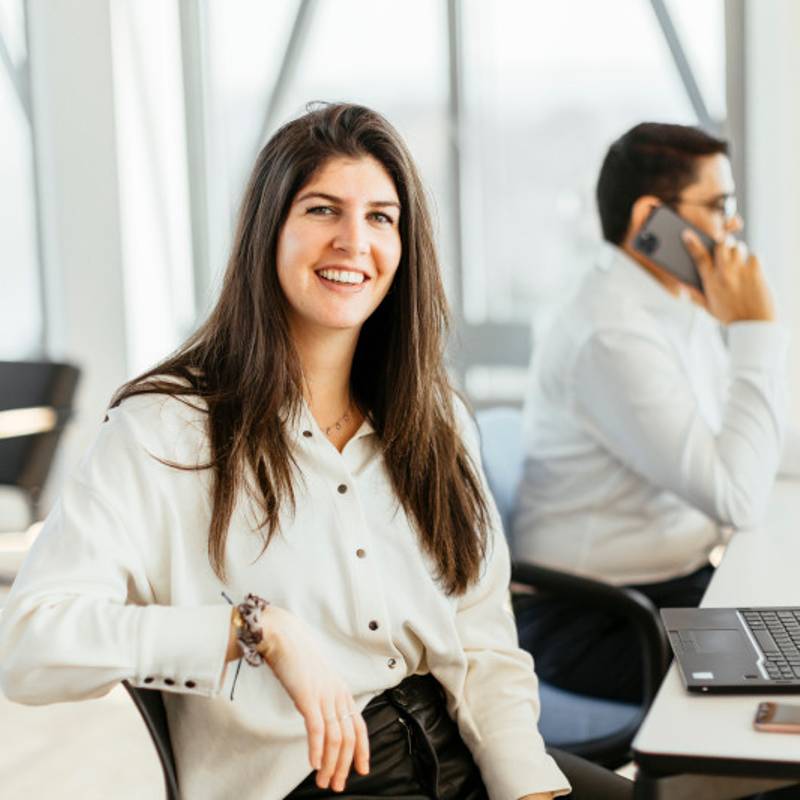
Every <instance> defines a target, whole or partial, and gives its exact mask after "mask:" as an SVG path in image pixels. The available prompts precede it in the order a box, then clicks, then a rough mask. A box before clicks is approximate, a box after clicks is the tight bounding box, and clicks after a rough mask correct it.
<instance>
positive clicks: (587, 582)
mask: <svg viewBox="0 0 800 800" xmlns="http://www.w3.org/2000/svg"><path fill="white" fill-rule="evenodd" d="M476 418H477V422H478V428H479V430H480V434H481V451H482V458H483V466H484V470H485V472H486V478H487V480H488V482H489V488H490V489H491V491H492V494H493V496H494V498H495V502H496V503H497V507H498V510H499V511H500V515H501V517H502V518H503V524H504V526H505V529H506V531H508V529H509V527H508V526H509V523H510V520H511V514H512V512H513V507H514V502H515V496H516V490H517V486H518V484H519V481H520V479H521V477H522V467H523V463H524V447H523V440H522V414H521V413H520V411H519V410H518V409H515V408H508V407H502V408H501V407H496V408H489V409H485V410H482V411H479V412H478V413H477V415H476ZM511 580H512V585H513V584H517V585H521V586H524V587H527V588H530V589H534V590H536V591H539V592H546V593H548V594H550V595H556V596H558V597H563V598H565V599H568V600H569V601H570V602H571V603H573V604H575V605H576V606H581V605H585V606H586V608H587V609H592V610H597V609H604V610H607V611H610V612H612V613H614V614H615V615H617V616H619V617H621V618H624V619H625V620H627V621H629V622H630V623H631V624H632V625H633V627H634V629H635V630H636V632H637V634H638V637H639V642H640V645H641V656H642V664H643V670H644V674H643V697H642V701H641V703H640V704H638V705H637V704H633V703H622V702H616V701H612V700H601V699H599V698H594V697H588V696H585V695H580V694H576V693H573V692H567V691H564V690H562V689H558V688H556V687H554V686H550V685H549V684H547V683H546V682H545V681H540V683H539V689H540V696H541V704H542V713H541V718H540V722H539V728H540V732H541V734H542V736H543V737H544V740H545V742H546V743H547V744H548V745H550V746H552V747H558V748H559V749H561V750H566V751H567V752H570V753H574V754H575V755H579V756H581V757H583V758H586V759H589V760H590V761H594V762H595V763H597V764H602V765H603V766H605V767H609V768H610V769H616V768H617V767H619V766H621V765H622V764H625V763H626V762H628V761H630V759H631V752H630V745H631V742H632V741H633V737H634V735H635V734H636V731H637V730H638V728H639V726H640V725H641V723H642V720H643V719H644V716H645V714H646V713H647V709H648V708H649V707H650V704H651V703H652V701H653V698H654V697H655V694H656V691H657V690H658V687H659V686H660V684H661V681H662V679H663V677H664V674H665V673H666V669H667V664H668V647H667V639H666V634H665V633H664V629H663V627H662V625H661V621H660V619H659V616H658V611H657V610H656V608H655V606H654V605H653V603H652V602H651V601H650V599H649V598H647V597H645V596H644V595H643V594H641V593H640V592H637V591H635V590H633V589H626V588H623V587H619V586H612V585H611V584H607V583H603V582H602V581H596V580H591V579H589V578H584V577H580V576H577V575H571V574H568V573H565V572H560V571H559V570H555V569H549V568H546V567H541V566H539V565H537V564H529V563H523V562H515V563H514V564H513V565H512V571H511Z"/></svg>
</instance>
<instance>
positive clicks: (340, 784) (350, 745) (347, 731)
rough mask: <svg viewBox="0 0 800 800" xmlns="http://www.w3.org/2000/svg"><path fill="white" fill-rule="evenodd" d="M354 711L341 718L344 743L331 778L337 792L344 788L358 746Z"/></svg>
mask: <svg viewBox="0 0 800 800" xmlns="http://www.w3.org/2000/svg"><path fill="white" fill-rule="evenodd" d="M353 716H354V715H353V713H351V712H346V713H344V714H343V715H342V716H341V718H340V722H339V725H340V728H341V731H342V743H341V746H340V748H339V759H338V761H337V762H336V769H335V770H334V772H333V777H332V779H331V788H332V789H333V790H334V791H335V792H341V791H342V789H344V785H345V782H346V781H347V776H348V775H349V774H350V765H351V764H352V763H353V751H354V750H355V747H356V732H355V726H354V725H353Z"/></svg>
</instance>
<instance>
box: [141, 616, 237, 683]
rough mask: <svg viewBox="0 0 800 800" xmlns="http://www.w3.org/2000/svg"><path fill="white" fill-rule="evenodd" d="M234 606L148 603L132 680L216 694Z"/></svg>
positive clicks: (142, 622)
mask: <svg viewBox="0 0 800 800" xmlns="http://www.w3.org/2000/svg"><path fill="white" fill-rule="evenodd" d="M230 620H231V607H230V606H229V605H224V604H222V603H219V604H217V605H213V606H199V607H196V608H181V607H179V606H156V605H152V606H145V607H144V608H142V610H141V619H140V623H139V636H138V642H139V652H138V657H137V671H136V675H135V676H134V678H133V679H132V680H131V683H132V684H133V685H134V686H138V687H141V688H144V689H161V690H165V691H170V692H180V693H183V694H199V695H203V696H205V697H212V696H214V695H216V694H219V692H220V690H221V689H222V681H223V676H224V674H225V655H226V652H227V649H228V639H229V636H230Z"/></svg>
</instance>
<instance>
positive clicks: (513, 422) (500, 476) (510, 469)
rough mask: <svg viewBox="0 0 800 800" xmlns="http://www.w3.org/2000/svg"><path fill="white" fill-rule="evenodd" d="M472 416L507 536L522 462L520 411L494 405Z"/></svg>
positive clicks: (485, 467)
mask: <svg viewBox="0 0 800 800" xmlns="http://www.w3.org/2000/svg"><path fill="white" fill-rule="evenodd" d="M475 419H476V421H477V423H478V430H479V431H480V435H481V456H482V458H483V469H484V472H485V473H486V480H487V481H488V482H489V489H490V490H491V492H492V495H493V496H494V499H495V502H496V503H497V508H498V511H499V512H500V516H501V518H502V520H503V528H504V530H505V532H506V536H509V535H510V531H511V517H512V515H513V513H514V501H515V498H516V494H517V487H518V486H519V482H520V480H521V479H522V468H523V465H524V463H525V445H524V442H523V440H522V412H521V411H520V410H519V409H517V408H511V407H510V406H495V407H492V408H485V409H482V410H481V411H478V412H477V413H476V414H475Z"/></svg>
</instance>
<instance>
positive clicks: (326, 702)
mask: <svg viewBox="0 0 800 800" xmlns="http://www.w3.org/2000/svg"><path fill="white" fill-rule="evenodd" d="M261 626H262V629H263V631H264V638H263V640H262V642H261V644H260V645H259V647H258V651H259V653H260V654H261V656H262V658H263V659H264V661H266V663H267V664H268V665H269V667H270V668H271V669H272V671H273V672H274V673H275V677H276V678H277V679H278V680H279V681H280V682H281V684H282V685H283V688H284V689H286V691H287V692H288V694H289V697H291V698H292V701H293V702H294V704H295V707H296V708H297V710H298V711H299V712H300V713H301V714H302V715H303V720H304V721H305V725H306V731H307V733H308V760H309V763H310V764H311V768H312V769H315V770H317V786H319V787H320V789H327V788H328V787H329V786H330V788H331V789H333V790H334V791H336V792H340V791H342V790H343V789H344V786H345V781H346V780H347V776H348V774H349V772H350V765H351V764H355V768H356V770H357V771H358V772H359V773H361V774H362V775H366V774H367V773H368V772H369V736H368V734H367V726H366V723H365V722H364V718H363V717H362V716H361V714H360V713H359V711H358V709H357V708H356V705H355V701H354V700H353V695H352V694H351V693H350V690H349V689H348V688H347V685H346V684H345V682H344V681H343V680H342V678H341V677H339V675H338V673H337V672H336V670H335V669H333V667H332V666H331V665H330V664H329V663H328V662H327V660H326V659H325V657H324V656H323V654H322V652H321V651H320V649H319V647H318V645H317V642H316V639H315V638H314V634H313V632H312V631H311V630H310V629H309V628H308V626H307V625H306V624H305V623H304V622H303V621H302V620H301V619H299V617H296V616H295V615H294V614H291V613H290V612H288V611H286V610H285V609H282V608H278V607H277V606H272V605H270V606H268V607H267V608H266V609H265V610H264V612H263V613H262V614H261ZM231 644H232V646H233V647H234V648H236V647H237V646H236V644H235V639H233V640H232V643H231ZM233 652H236V650H235V649H234V651H233ZM230 653H231V649H230V647H229V656H230ZM236 657H237V658H238V655H237V656H236Z"/></svg>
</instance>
